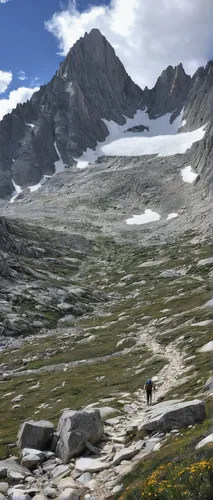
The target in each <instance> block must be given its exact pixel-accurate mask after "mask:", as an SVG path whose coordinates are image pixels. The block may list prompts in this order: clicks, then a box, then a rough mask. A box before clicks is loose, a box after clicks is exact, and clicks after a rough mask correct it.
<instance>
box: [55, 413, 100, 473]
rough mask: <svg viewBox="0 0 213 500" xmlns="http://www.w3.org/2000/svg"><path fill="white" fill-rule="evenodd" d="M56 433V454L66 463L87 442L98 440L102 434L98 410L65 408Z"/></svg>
mask: <svg viewBox="0 0 213 500" xmlns="http://www.w3.org/2000/svg"><path fill="white" fill-rule="evenodd" d="M58 435H59V440H58V443H57V447H56V455H57V456H58V457H59V458H61V460H62V461H63V463H65V464H67V463H69V462H70V459H71V458H72V457H77V456H79V455H80V454H81V453H83V452H84V450H85V448H86V443H87V442H89V443H91V444H97V443H99V442H100V440H101V438H102V435H103V424H102V420H101V415H100V411H99V410H97V409H88V410H87V411H72V410H66V411H65V412H64V413H63V415H62V416H61V418H60V420H59V425H58Z"/></svg>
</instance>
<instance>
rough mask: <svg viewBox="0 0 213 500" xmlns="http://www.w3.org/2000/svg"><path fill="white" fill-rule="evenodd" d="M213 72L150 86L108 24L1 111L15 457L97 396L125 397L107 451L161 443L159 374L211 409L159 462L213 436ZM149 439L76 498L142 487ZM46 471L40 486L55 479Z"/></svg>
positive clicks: (0, 335) (166, 390) (2, 435)
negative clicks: (155, 418)
mask: <svg viewBox="0 0 213 500" xmlns="http://www.w3.org/2000/svg"><path fill="white" fill-rule="evenodd" d="M212 74H213V63H212V62H209V63H208V64H207V66H206V68H199V69H198V70H197V72H196V73H195V75H194V76H193V77H190V76H188V75H186V73H185V71H184V69H183V66H182V64H180V65H179V66H177V67H175V68H172V67H171V66H169V67H168V68H167V69H166V70H165V71H163V73H162V75H161V76H160V77H159V79H158V81H157V83H156V85H155V87H154V88H153V89H151V90H150V89H147V88H145V89H144V90H141V89H140V88H139V87H138V86H137V85H135V84H134V82H133V81H132V80H131V78H130V77H129V76H128V75H127V73H126V71H125V69H124V67H123V65H122V64H121V62H120V61H119V59H118V58H117V56H116V55H115V52H114V49H113V48H112V47H111V46H110V44H109V43H108V42H107V40H106V39H105V38H104V37H103V36H102V35H101V33H100V32H99V31H98V30H92V31H91V33H89V34H86V35H85V37H84V38H81V39H80V40H79V41H78V42H77V43H76V44H75V45H74V47H73V48H72V49H71V50H70V52H69V54H68V56H67V57H66V59H65V61H64V62H63V63H62V65H61V66H60V68H59V70H58V72H57V74H56V75H55V77H54V78H53V80H52V81H51V82H50V83H49V84H48V85H47V86H44V87H41V89H40V90H39V92H38V93H36V94H34V95H33V97H32V99H31V101H28V102H27V103H26V104H23V105H18V106H17V108H16V109H15V110H14V111H12V113H11V114H10V115H7V116H5V117H4V119H3V120H2V121H1V122H0V197H1V198H0V209H1V217H0V399H1V408H0V456H1V458H2V460H3V459H6V458H8V457H11V455H12V454H14V455H15V456H16V455H17V453H19V452H18V450H17V446H16V437H17V432H18V429H19V427H20V425H21V424H23V422H24V421H26V420H28V419H33V420H49V421H51V422H53V424H56V423H57V421H58V418H59V416H60V415H61V414H62V413H63V411H64V410H65V409H67V408H71V409H72V410H83V409H85V408H86V407H87V406H88V405H90V406H94V407H97V408H102V407H103V408H105V407H107V408H108V407H110V408H111V414H110V413H109V414H108V413H107V417H106V418H105V420H107V419H111V423H110V420H109V423H108V424H106V427H105V441H104V440H103V448H100V449H99V454H100V455H101V453H103V456H104V458H106V456H105V455H107V453H108V454H109V456H110V457H111V458H109V456H108V455H107V457H108V458H107V460H108V462H109V463H110V461H111V462H112V464H113V460H114V459H115V453H117V452H118V450H119V451H120V448H119V446H121V450H122V447H123V448H124V449H126V448H125V446H127V445H128V446H130V447H131V446H136V445H137V442H139V441H141V440H144V442H145V443H146V440H145V435H144V432H141V429H140V425H139V424H140V422H142V423H143V422H144V419H145V417H146V415H147V410H146V402H145V396H144V392H143V386H144V382H145V380H146V379H147V378H149V377H155V379H156V388H157V390H156V393H155V397H156V401H154V403H156V402H158V403H160V402H162V401H164V400H165V401H166V402H167V401H170V402H173V403H175V402H178V403H179V402H181V403H183V402H184V403H185V402H188V401H189V402H190V401H192V400H193V399H195V400H197V399H202V400H203V401H205V404H206V408H207V410H206V411H207V418H206V421H205V422H204V423H200V424H199V425H197V424H196V425H195V426H194V425H192V426H190V425H189V426H188V429H187V430H186V431H183V433H182V431H180V432H179V434H178V435H177V437H175V439H174V440H173V441H172V439H173V437H174V436H173V437H172V434H171V433H170V431H168V433H166V431H165V433H164V435H163V437H162V436H161V439H162V443H161V444H160V446H161V445H162V451H160V452H159V450H160V446H159V448H156V449H155V451H154V453H155V455H153V454H152V455H151V459H150V463H151V461H152V460H153V461H155V460H158V459H157V458H156V457H157V454H158V453H162V456H163V460H165V461H166V457H165V456H164V455H163V454H164V450H165V455H166V449H167V448H166V447H168V457H169V456H170V454H171V456H172V453H173V451H171V450H172V443H174V442H175V445H174V450H175V453H176V454H178V453H180V452H179V451H176V448H175V446H176V445H177V446H179V442H180V446H182V444H181V443H182V441H181V440H184V439H188V441H187V446H188V447H189V444H188V443H189V442H190V446H191V448H190V453H191V455H190V457H191V456H193V454H194V453H195V452H194V449H195V446H196V445H197V444H198V442H199V441H200V440H201V439H202V438H205V437H206V436H207V435H208V434H210V432H211V418H212V416H211V415H212V413H211V405H212V394H211V389H212V382H211V383H210V384H209V383H208V384H207V385H206V383H207V381H208V379H209V377H211V374H212V371H211V370H212V359H211V356H212V355H211V350H212V348H211V345H210V347H207V348H206V349H205V348H204V349H203V347H204V346H206V345H208V344H209V343H210V344H211V343H212V323H213V310H212V275H213V274H212V273H213V260H212V154H213V153H212V152H213V149H212V134H213V121H212V116H213V115H212V102H213V101H212V95H213V84H212V82H213V80H212ZM14 190H15V191H14ZM156 407H158V405H156ZM153 408H154V406H153ZM114 418H115V421H114V420H113V419H114ZM116 419H118V420H116ZM176 430H177V429H176ZM142 431H143V429H142ZM185 433H186V434H185ZM187 436H188V437H187ZM152 437H153V436H151V438H152ZM151 438H150V440H149V441H147V443H149V444H148V445H147V449H148V450H149V451H150V452H151V451H152V450H153V448H154V445H156V442H155V443H154V444H153V442H151ZM147 439H148V438H147ZM119 440H120V441H119ZM144 442H143V443H142V444H141V447H142V448H141V449H140V450H139V448H138V450H137V451H138V452H139V451H140V453H139V455H137V454H136V453H135V448H134V449H133V453H132V455H131V457H129V458H128V456H129V455H128V453H127V455H126V459H125V458H124V462H122V461H121V465H120V462H119V463H116V465H115V466H114V467H113V465H111V468H110V470H108V468H107V472H106V470H101V472H100V471H99V472H100V473H98V472H97V471H95V474H94V475H93V476H92V477H91V479H94V480H95V481H97V483H96V490H95V489H94V490H93V489H92V488H91V491H92V492H93V493H91V491H90V492H89V493H88V491H84V492H83V493H82V492H80V486H79V485H78V488H79V493H78V497H73V498H74V500H75V499H76V498H79V499H80V498H86V499H88V500H90V499H91V500H102V499H104V498H116V497H115V495H116V494H117V495H118V496H117V498H125V499H129V498H132V499H136V498H141V492H140V496H139V493H138V492H136V494H135V495H138V496H128V489H127V490H126V491H125V492H124V493H123V495H126V496H122V497H120V495H122V492H123V489H124V487H125V488H126V487H129V485H130V486H131V488H133V489H134V488H135V484H136V483H137V481H138V480H139V478H140V480H141V475H140V474H141V473H139V472H137V471H136V472H137V473H136V472H134V473H133V478H132V476H131V475H130V476H127V477H126V478H125V479H124V482H123V475H126V474H127V473H128V474H129V473H132V466H133V465H137V463H138V462H139V461H140V460H141V459H144V457H145V455H146V454H147V453H145V454H144V451H143V446H144ZM191 443H192V444H191ZM111 445H112V446H111ZM107 446H108V448H107ZM145 446H146V444H145ZM149 446H150V448H149ZM169 446H170V447H169ZM116 447H117V448H116ZM183 448H184V444H183ZM187 449H188V448H187ZM100 450H101V451H100ZM184 450H185V448H184ZM87 451H88V450H87ZM131 451H132V448H131ZM184 453H185V451H184ZM91 454H93V455H94V454H96V455H98V452H97V448H96V449H95V451H94V449H93V450H92V451H91V449H90V452H89V454H88V455H87V454H86V455H85V456H86V457H87V456H89V457H90V455H91ZM96 455H95V456H96ZM133 456H134V457H135V459H134V460H132V462H131V458H132V457H133ZM175 456H176V455H175ZM184 457H185V455H184ZM202 457H203V455H202ZM96 458H97V457H96ZM173 458H174V457H173ZM173 458H172V460H173ZM184 459H185V458H184ZM148 460H149V453H148ZM168 460H169V459H168ZM127 462H128V463H127ZM71 464H72V465H73V467H74V462H71ZM147 464H148V465H147ZM50 465H51V464H50ZM39 467H40V469H39V468H38V474H37V476H36V478H34V483H33V481H32V488H33V487H34V486H35V489H36V496H39V495H40V493H41V492H42V491H43V486H44V485H46V482H47V477H46V476H45V477H44V480H43V483H44V484H43V483H42V479H41V478H42V474H44V470H43V472H42V471H41V466H40V465H39ZM142 467H143V466H142ZM144 467H145V470H146V467H147V470H148V467H149V463H148V462H145V466H144ZM73 472H74V474H73V476H72V477H73V478H74V480H76V478H79V477H80V474H79V475H77V476H76V477H75V472H76V470H74V471H73ZM45 474H46V471H45ZM107 474H108V476H107ZM134 474H135V475H134ZM137 474H138V475H137ZM147 474H148V473H147ZM48 477H49V476H48ZM48 480H49V479H48ZM45 481H46V482H45ZM23 485H25V481H24V480H22V486H23ZM33 485H34V486H33ZM116 486H121V488H120V491H119V488H118V489H117V490H116ZM23 487H25V486H23ZM33 491H34V490H33ZM12 495H13V494H12ZM31 495H32V497H34V498H36V496H34V494H32V492H31ZM42 495H43V493H42ZM88 495H89V496H88ZM46 496H47V497H48V495H46ZM55 496H57V497H58V496H59V493H58V492H57V493H56V494H55ZM49 497H51V495H50V496H49ZM42 498H43V497H42ZM52 498H54V496H53V497H52ZM147 498H148V497H147ZM153 498H154V497H153ZM181 498H183V497H181ZM187 498H189V497H187ZM205 498H207V497H205ZM208 498H210V497H208ZM12 500H20V499H18V498H16V497H14V496H12ZM21 500H28V499H25V496H24V499H23V498H22V499H21ZM37 500H39V499H37ZM40 500H41V499H40ZM61 500H72V498H71V497H70V498H69V499H68V498H66V499H65V497H64V498H63V499H62V497H61ZM193 500H194V497H193Z"/></svg>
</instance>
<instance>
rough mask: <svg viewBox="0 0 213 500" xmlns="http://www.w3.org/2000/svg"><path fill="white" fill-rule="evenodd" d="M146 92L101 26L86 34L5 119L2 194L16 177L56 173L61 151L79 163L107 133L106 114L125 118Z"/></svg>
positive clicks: (0, 138)
mask: <svg viewBox="0 0 213 500" xmlns="http://www.w3.org/2000/svg"><path fill="white" fill-rule="evenodd" d="M142 95H143V92H142V90H141V89H140V88H139V87H138V86H137V85H135V84H134V83H133V81H132V80H131V78H130V77H129V76H128V75H127V73H126V71H125V69H124V67H123V65H122V63H121V62H120V61H119V59H118V58H117V56H116V54H115V51H114V49H113V48H112V47H111V45H110V44H109V43H108V42H107V40H106V39H105V37H104V36H102V35H101V33H100V32H99V31H98V30H96V29H94V30H92V31H91V32H90V33H89V34H86V35H85V36H84V38H81V39H80V40H79V41H78V42H77V43H76V44H75V45H74V46H73V47H72V49H71V50H70V52H69V54H68V55H67V57H66V59H65V61H64V62H63V63H62V64H61V66H60V69H59V70H58V72H57V73H56V75H55V77H54V78H53V79H52V81H51V82H50V83H49V84H48V85H46V86H43V87H41V89H40V90H39V91H38V92H36V93H35V94H34V95H33V96H32V99H31V100H30V101H29V102H27V103H25V104H23V105H18V106H17V108H16V109H15V110H14V111H13V112H12V113H11V114H9V115H7V116H5V117H4V118H3V120H2V122H0V197H4V196H8V195H10V194H11V193H12V192H13V191H14V185H13V183H12V179H13V181H15V183H16V184H18V185H21V186H22V187H26V186H30V185H35V184H37V183H38V182H39V181H40V180H41V178H42V177H43V175H52V174H53V173H54V172H55V165H54V163H55V162H56V161H57V160H59V156H58V152H57V151H59V153H60V155H61V158H62V161H63V163H64V164H67V165H68V166H71V165H72V164H74V163H75V161H74V158H78V157H79V156H81V154H82V153H83V151H84V150H86V149H87V148H88V147H89V148H94V147H95V146H96V144H97V141H103V140H104V139H105V138H106V136H107V135H108V129H107V127H106V125H105V124H104V122H103V121H102V118H105V119H107V120H114V121H116V122H117V123H119V124H123V123H125V118H124V116H123V115H125V116H128V117H133V115H134V113H135V112H136V110H137V109H138V107H139V104H140V101H141V99H142ZM54 144H55V145H56V147H55V145H54Z"/></svg>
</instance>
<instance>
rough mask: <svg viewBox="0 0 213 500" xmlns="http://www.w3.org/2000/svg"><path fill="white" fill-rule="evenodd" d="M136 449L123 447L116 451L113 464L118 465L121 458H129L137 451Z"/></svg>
mask: <svg viewBox="0 0 213 500" xmlns="http://www.w3.org/2000/svg"><path fill="white" fill-rule="evenodd" d="M138 451H139V450H138V449H135V448H131V447H129V448H123V449H122V450H121V451H118V453H116V455H115V456H114V459H113V462H112V463H113V466H115V465H119V464H120V463H121V462H122V461H123V460H129V459H130V458H132V457H134V455H136V454H137V453H138Z"/></svg>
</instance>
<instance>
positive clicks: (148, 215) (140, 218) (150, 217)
mask: <svg viewBox="0 0 213 500" xmlns="http://www.w3.org/2000/svg"><path fill="white" fill-rule="evenodd" d="M157 220H160V215H159V214H158V213H157V212H153V211H152V210H151V209H150V208H148V209H147V210H145V213H144V214H141V215H133V217H132V218H130V219H127V220H126V223H127V224H128V225H133V224H138V225H139V224H147V223H148V222H155V221H157Z"/></svg>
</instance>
